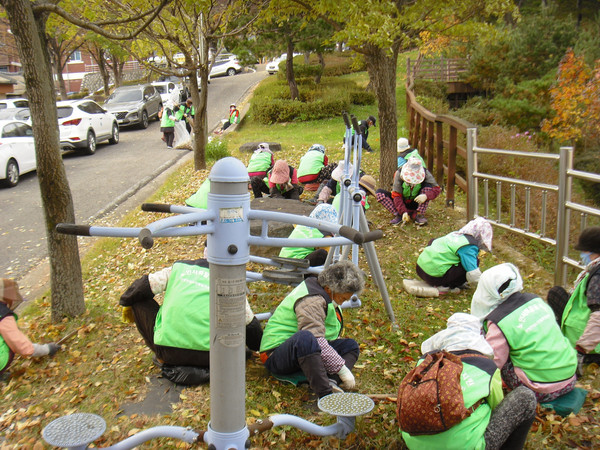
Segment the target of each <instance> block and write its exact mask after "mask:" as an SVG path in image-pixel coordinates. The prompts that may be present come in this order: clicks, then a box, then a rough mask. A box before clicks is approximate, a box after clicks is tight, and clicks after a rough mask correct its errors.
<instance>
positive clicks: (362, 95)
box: [349, 90, 377, 105]
mask: <svg viewBox="0 0 600 450" xmlns="http://www.w3.org/2000/svg"><path fill="white" fill-rule="evenodd" d="M349 95H350V103H352V104H353V105H374V104H375V101H376V99H377V97H376V96H375V94H374V93H373V92H369V91H359V90H355V91H351V92H350V94H349Z"/></svg>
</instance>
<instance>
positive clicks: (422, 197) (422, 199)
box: [415, 194, 427, 205]
mask: <svg viewBox="0 0 600 450" xmlns="http://www.w3.org/2000/svg"><path fill="white" fill-rule="evenodd" d="M425 201H427V196H426V195H425V194H419V195H417V196H416V197H415V202H417V203H418V204H419V205H420V204H421V203H423V202H425Z"/></svg>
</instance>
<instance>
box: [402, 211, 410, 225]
mask: <svg viewBox="0 0 600 450" xmlns="http://www.w3.org/2000/svg"><path fill="white" fill-rule="evenodd" d="M402 222H404V223H408V222H410V216H409V215H408V213H407V212H405V213H402Z"/></svg>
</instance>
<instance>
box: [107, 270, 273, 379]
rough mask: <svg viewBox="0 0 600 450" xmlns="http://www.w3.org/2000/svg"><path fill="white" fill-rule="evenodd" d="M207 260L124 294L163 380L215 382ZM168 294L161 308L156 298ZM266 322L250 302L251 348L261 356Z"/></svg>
mask: <svg viewBox="0 0 600 450" xmlns="http://www.w3.org/2000/svg"><path fill="white" fill-rule="evenodd" d="M208 267H209V265H208V261H207V260H206V259H197V260H192V261H177V262H176V263H175V264H173V266H172V267H168V268H165V269H163V270H161V271H159V272H155V273H151V274H149V275H144V276H143V277H141V278H139V279H137V280H136V281H134V282H133V283H132V284H131V286H129V288H128V289H127V291H126V292H125V293H124V294H123V295H121V300H120V301H119V304H120V305H121V306H123V307H124V308H123V318H124V321H126V322H132V321H134V322H135V324H136V326H137V329H138V331H139V332H140V334H141V335H142V337H143V338H144V341H145V342H146V345H147V346H148V347H149V348H150V349H151V350H152V351H153V352H154V354H155V358H154V359H155V361H156V362H157V363H158V365H159V366H160V367H161V370H162V375H163V376H164V377H165V378H167V379H168V380H170V381H172V382H174V383H177V384H183V385H195V384H200V383H205V382H207V381H209V376H210V375H209V370H208V369H209V363H210V353H209V350H210V309H209V308H210V283H209V275H210V273H209V268H208ZM162 292H164V293H165V296H164V300H163V304H162V306H160V305H159V304H158V303H157V302H156V300H154V296H155V295H157V294H160V293H162ZM261 337H262V328H261V326H260V322H259V321H258V319H257V318H256V317H254V314H253V313H252V310H251V309H250V305H249V304H248V302H247V301H246V345H247V346H248V348H249V349H250V350H253V351H258V349H259V345H260V340H261Z"/></svg>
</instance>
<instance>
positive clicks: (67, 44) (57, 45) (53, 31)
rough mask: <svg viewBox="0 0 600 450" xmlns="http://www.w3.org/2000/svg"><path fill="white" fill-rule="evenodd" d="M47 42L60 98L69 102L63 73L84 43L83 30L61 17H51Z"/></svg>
mask: <svg viewBox="0 0 600 450" xmlns="http://www.w3.org/2000/svg"><path fill="white" fill-rule="evenodd" d="M46 41H47V42H48V52H49V54H50V62H51V64H52V67H53V69H54V73H55V75H56V81H57V83H58V89H59V92H60V97H61V99H62V100H67V88H66V86H65V80H64V77H63V72H64V70H65V67H66V66H67V64H68V63H69V58H70V57H71V55H72V54H73V52H74V51H75V50H77V49H79V47H81V45H82V43H83V39H82V33H81V29H79V28H77V27H75V26H73V25H71V24H70V23H68V22H65V21H64V20H62V19H61V18H60V17H57V16H50V18H49V20H48V25H47V27H46Z"/></svg>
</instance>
